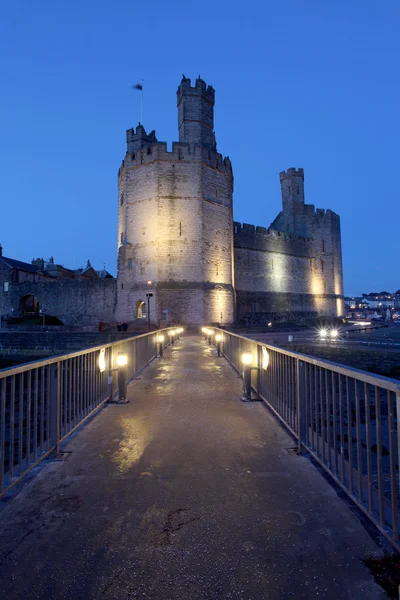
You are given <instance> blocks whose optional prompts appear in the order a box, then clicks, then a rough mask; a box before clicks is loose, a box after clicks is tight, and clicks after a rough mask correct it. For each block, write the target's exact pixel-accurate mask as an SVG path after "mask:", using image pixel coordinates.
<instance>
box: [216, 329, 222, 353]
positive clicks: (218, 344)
mask: <svg viewBox="0 0 400 600" xmlns="http://www.w3.org/2000/svg"><path fill="white" fill-rule="evenodd" d="M215 341H216V342H217V355H218V356H221V342H222V335H221V334H220V333H217V334H216V336H215Z"/></svg>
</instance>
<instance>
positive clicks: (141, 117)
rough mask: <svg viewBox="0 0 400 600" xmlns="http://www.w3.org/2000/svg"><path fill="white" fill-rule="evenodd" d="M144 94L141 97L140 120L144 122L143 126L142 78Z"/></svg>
mask: <svg viewBox="0 0 400 600" xmlns="http://www.w3.org/2000/svg"><path fill="white" fill-rule="evenodd" d="M141 92H142V95H141V97H140V121H141V123H142V127H143V79H142V89H141Z"/></svg>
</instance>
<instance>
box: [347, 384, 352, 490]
mask: <svg viewBox="0 0 400 600" xmlns="http://www.w3.org/2000/svg"><path fill="white" fill-rule="evenodd" d="M349 387H350V386H349V377H348V376H347V375H346V401H347V452H348V455H349V489H350V494H353V417H352V410H351V398H350V390H349Z"/></svg>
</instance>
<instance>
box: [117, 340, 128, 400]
mask: <svg viewBox="0 0 400 600" xmlns="http://www.w3.org/2000/svg"><path fill="white" fill-rule="evenodd" d="M127 364H128V355H127V354H126V353H125V352H118V355H117V366H118V398H119V402H120V403H121V404H126V403H127V402H128V400H127V395H128V388H127V385H126V366H127Z"/></svg>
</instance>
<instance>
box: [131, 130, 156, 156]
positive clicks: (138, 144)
mask: <svg viewBox="0 0 400 600" xmlns="http://www.w3.org/2000/svg"><path fill="white" fill-rule="evenodd" d="M156 142H157V138H156V132H155V131H154V129H153V131H151V132H150V133H149V134H147V133H146V130H145V128H144V127H143V125H142V124H141V123H139V124H138V126H137V127H136V131H135V128H134V127H132V129H128V130H127V132H126V144H127V152H137V151H138V150H140V149H141V148H147V147H148V146H151V145H152V144H155V143H156Z"/></svg>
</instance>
